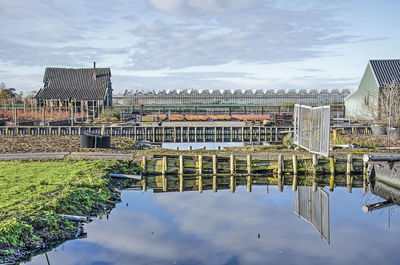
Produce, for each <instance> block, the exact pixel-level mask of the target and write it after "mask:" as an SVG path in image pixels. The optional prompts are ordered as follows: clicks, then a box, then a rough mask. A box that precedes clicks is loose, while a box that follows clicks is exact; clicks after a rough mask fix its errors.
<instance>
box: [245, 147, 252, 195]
mask: <svg viewBox="0 0 400 265" xmlns="http://www.w3.org/2000/svg"><path fill="white" fill-rule="evenodd" d="M246 160H247V173H248V174H249V175H248V176H247V191H248V192H251V182H252V177H251V175H250V174H251V164H252V159H251V155H247V159H246Z"/></svg>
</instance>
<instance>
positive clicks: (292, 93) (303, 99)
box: [123, 89, 350, 113]
mask: <svg viewBox="0 0 400 265" xmlns="http://www.w3.org/2000/svg"><path fill="white" fill-rule="evenodd" d="M349 94H350V91H349V90H348V89H344V90H341V91H340V90H338V89H332V90H328V89H322V90H316V89H312V90H306V89H300V90H298V91H297V90H294V89H291V90H261V89H258V90H250V89H248V90H244V91H243V90H234V91H232V90H208V89H203V90H197V89H184V90H169V91H168V90H161V91H125V93H124V95H123V104H124V105H133V106H135V108H140V109H141V110H142V111H145V112H152V111H170V112H198V113H199V112H207V113H211V112H213V113H222V112H223V113H227V112H229V113H239V112H240V113H243V112H244V113H246V112H258V113H261V112H270V111H279V108H281V107H283V108H285V107H287V106H288V105H291V104H295V103H299V104H304V105H309V106H321V105H343V102H344V98H345V97H346V96H348V95H349Z"/></svg>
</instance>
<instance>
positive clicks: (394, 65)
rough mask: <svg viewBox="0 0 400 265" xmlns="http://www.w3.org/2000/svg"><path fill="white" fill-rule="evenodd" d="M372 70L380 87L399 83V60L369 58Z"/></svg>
mask: <svg viewBox="0 0 400 265" xmlns="http://www.w3.org/2000/svg"><path fill="white" fill-rule="evenodd" d="M369 62H370V65H371V68H372V71H373V72H374V74H375V78H376V81H377V82H378V85H379V86H380V87H383V86H385V85H389V84H392V82H394V83H395V85H400V60H397V59H396V60H370V61H369Z"/></svg>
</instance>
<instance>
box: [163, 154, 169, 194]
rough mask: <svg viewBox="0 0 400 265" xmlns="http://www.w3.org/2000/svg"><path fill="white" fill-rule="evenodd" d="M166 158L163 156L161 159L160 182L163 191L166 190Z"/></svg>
mask: <svg viewBox="0 0 400 265" xmlns="http://www.w3.org/2000/svg"><path fill="white" fill-rule="evenodd" d="M167 166H168V160H167V157H166V156H163V160H162V183H163V191H167V178H166V177H165V172H166V171H167Z"/></svg>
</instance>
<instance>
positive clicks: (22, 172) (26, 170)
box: [0, 160, 139, 256]
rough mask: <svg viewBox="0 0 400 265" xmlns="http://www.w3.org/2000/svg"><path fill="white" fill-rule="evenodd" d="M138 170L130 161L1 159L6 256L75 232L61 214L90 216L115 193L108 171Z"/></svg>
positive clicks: (0, 235)
mask: <svg viewBox="0 0 400 265" xmlns="http://www.w3.org/2000/svg"><path fill="white" fill-rule="evenodd" d="M138 171H139V168H138V167H137V166H136V165H135V164H133V163H132V162H130V161H129V162H128V161H127V162H118V161H112V160H104V161H68V160H66V161H46V162H32V161H30V162H20V161H11V162H0V190H1V193H0V205H1V208H0V249H1V250H2V251H1V253H0V256H1V255H5V254H4V253H9V252H8V251H6V250H7V249H8V248H10V247H21V246H26V245H29V244H32V243H35V242H40V241H43V240H44V238H43V237H44V236H47V237H49V236H50V237H57V236H60V235H63V234H65V232H68V231H74V229H75V226H74V224H73V223H72V222H70V221H68V220H66V219H65V218H62V217H59V216H58V215H57V213H63V214H71V215H88V214H89V213H90V212H91V211H93V209H98V208H99V207H100V206H101V205H103V204H104V203H107V202H108V200H109V198H110V195H111V191H110V189H109V178H107V177H106V176H107V173H111V172H114V173H120V172H121V173H138ZM42 230H45V231H46V235H41V234H37V233H36V232H37V231H42Z"/></svg>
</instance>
